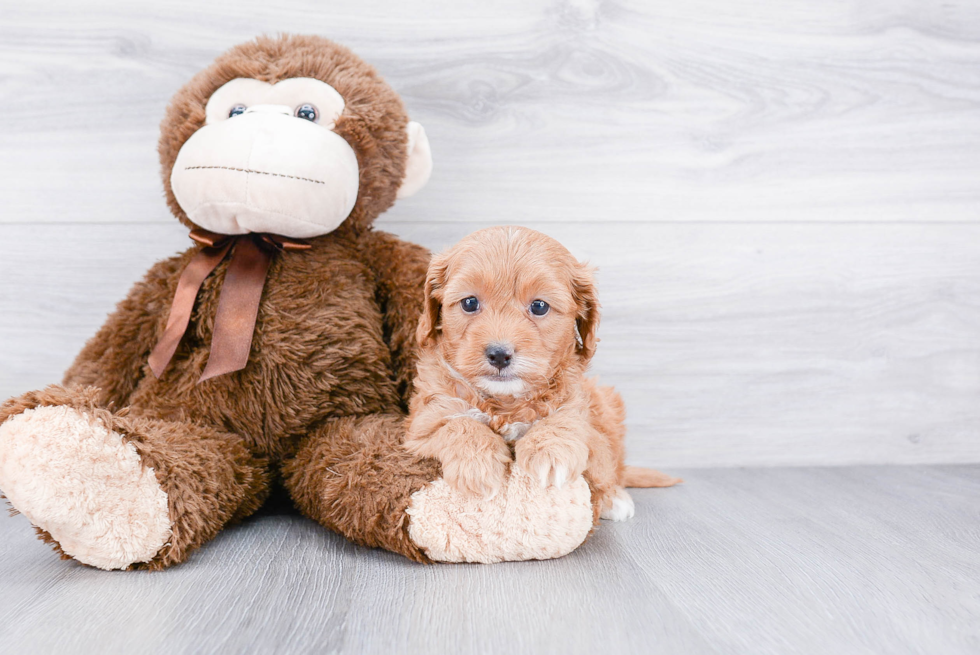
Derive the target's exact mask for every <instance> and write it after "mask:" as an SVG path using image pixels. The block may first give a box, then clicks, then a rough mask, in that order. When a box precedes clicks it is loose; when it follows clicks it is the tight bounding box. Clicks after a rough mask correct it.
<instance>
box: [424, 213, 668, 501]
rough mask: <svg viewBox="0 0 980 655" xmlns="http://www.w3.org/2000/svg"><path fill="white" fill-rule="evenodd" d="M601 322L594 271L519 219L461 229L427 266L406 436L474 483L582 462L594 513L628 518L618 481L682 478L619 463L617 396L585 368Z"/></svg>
mask: <svg viewBox="0 0 980 655" xmlns="http://www.w3.org/2000/svg"><path fill="white" fill-rule="evenodd" d="M598 326H599V302H598V298H597V297H596V289H595V285H594V283H593V280H592V271H591V269H590V268H589V267H587V266H586V265H584V264H581V263H579V262H578V261H576V260H575V258H574V257H573V256H572V255H571V253H569V252H568V250H566V249H565V247H564V246H562V245H561V244H560V243H558V242H557V241H555V240H554V239H552V238H550V237H548V236H546V235H544V234H541V233H540V232H535V231H534V230H529V229H527V228H523V227H494V228H489V229H486V230H480V231H478V232H474V233H473V234H471V235H469V236H468V237H466V238H465V239H463V240H462V241H460V242H459V243H458V244H457V245H456V246H455V247H453V248H451V249H450V250H449V251H448V252H445V253H443V254H442V255H439V256H437V257H435V258H434V259H433V260H432V263H431V264H430V266H429V271H428V275H427V278H426V281H425V307H424V313H423V315H422V317H421V319H420V321H419V327H418V341H419V344H420V346H421V349H420V352H419V363H418V377H417V378H416V380H415V394H414V396H413V397H412V401H411V408H410V415H409V418H408V430H407V434H406V440H405V446H406V447H407V448H408V449H409V450H410V451H412V452H414V453H416V454H418V455H420V456H424V457H433V458H435V459H438V460H439V461H440V462H441V464H442V473H443V478H444V479H445V480H446V482H448V483H449V484H450V485H453V486H454V487H456V488H457V489H462V490H466V491H470V492H473V493H478V494H485V495H492V494H495V493H496V492H497V490H498V489H499V488H500V487H501V485H502V484H503V483H504V481H505V479H506V476H507V475H508V469H509V467H510V466H511V465H512V463H513V464H516V466H518V467H520V468H521V469H523V470H524V471H526V472H528V473H529V474H531V475H533V476H537V478H538V479H539V480H540V482H541V484H542V486H547V485H549V484H554V485H557V486H559V487H560V486H562V485H563V484H564V483H565V482H566V481H568V480H570V479H572V478H574V477H575V476H577V475H579V474H581V473H584V474H585V476H586V479H587V480H588V481H589V483H590V484H591V486H592V489H593V499H594V501H595V502H596V503H597V504H598V506H599V508H600V511H601V515H602V517H603V518H609V519H613V520H625V519H627V518H629V517H631V516H632V515H633V501H632V499H631V498H630V496H629V494H628V493H627V492H626V490H625V489H624V487H625V486H637V487H663V486H670V485H673V484H676V483H678V482H680V480H679V479H677V478H672V477H670V476H668V475H665V474H663V473H659V472H657V471H653V470H650V469H641V468H636V467H631V466H625V464H624V461H623V460H624V456H625V450H624V444H623V437H624V434H625V427H624V425H623V421H624V418H625V409H624V407H623V400H622V398H620V396H619V394H618V393H616V391H615V390H614V389H612V388H611V387H601V386H599V385H598V384H597V383H596V381H595V379H593V378H588V377H586V375H585V372H586V369H587V368H588V365H589V360H590V359H591V358H592V355H593V353H594V352H595V348H596V342H597V338H596V330H597V328H598Z"/></svg>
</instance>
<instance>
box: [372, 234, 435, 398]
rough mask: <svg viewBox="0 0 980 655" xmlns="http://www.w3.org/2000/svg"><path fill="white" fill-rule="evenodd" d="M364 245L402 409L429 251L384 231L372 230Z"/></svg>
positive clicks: (411, 373)
mask: <svg viewBox="0 0 980 655" xmlns="http://www.w3.org/2000/svg"><path fill="white" fill-rule="evenodd" d="M369 237H370V240H369V242H368V243H367V244H366V247H365V249H364V257H365V259H366V260H367V263H368V265H369V266H370V267H371V268H372V269H373V270H374V271H375V272H376V273H377V279H378V287H377V298H378V304H379V305H380V307H381V312H382V315H383V317H384V334H385V339H386V340H387V342H388V348H389V349H390V350H391V364H392V369H393V371H394V374H395V382H396V383H397V385H398V394H399V396H400V397H401V399H402V405H403V408H404V409H407V408H408V400H409V398H410V397H411V395H412V381H413V380H414V379H415V362H416V348H417V344H416V341H415V330H416V328H417V327H418V322H419V316H420V315H421V314H422V296H423V289H424V287H425V273H426V270H428V268H429V257H430V255H429V251H428V250H426V249H425V248H423V247H422V246H418V245H415V244H414V243H408V242H407V241H402V240H401V239H399V238H398V237H396V236H394V235H392V234H388V233H387V232H371V233H369Z"/></svg>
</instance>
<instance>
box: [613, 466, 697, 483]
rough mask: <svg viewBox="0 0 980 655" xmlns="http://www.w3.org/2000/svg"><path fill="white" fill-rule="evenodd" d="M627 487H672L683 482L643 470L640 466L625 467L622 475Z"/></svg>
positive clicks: (651, 470)
mask: <svg viewBox="0 0 980 655" xmlns="http://www.w3.org/2000/svg"><path fill="white" fill-rule="evenodd" d="M624 479H625V481H626V484H625V485H624V486H627V487H673V486H674V485H675V484H680V483H681V482H683V480H681V479H680V478H675V477H674V476H672V475H667V474H666V473H661V472H660V471H654V470H653V469H645V468H642V467H640V466H627V467H626V472H625V475H624Z"/></svg>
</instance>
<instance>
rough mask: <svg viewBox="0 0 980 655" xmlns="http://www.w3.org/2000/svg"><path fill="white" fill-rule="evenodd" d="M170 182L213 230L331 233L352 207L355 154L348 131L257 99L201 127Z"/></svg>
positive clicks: (192, 214) (191, 212) (191, 213)
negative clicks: (341, 132)
mask: <svg viewBox="0 0 980 655" xmlns="http://www.w3.org/2000/svg"><path fill="white" fill-rule="evenodd" d="M170 186H171V188H172V189H173V192H174V196H175V197H176V198H177V202H178V203H179V204H180V206H181V208H182V209H183V210H184V211H185V212H186V213H187V217H188V218H189V219H190V220H191V221H193V222H194V223H195V224H197V225H200V226H201V227H203V228H205V229H207V230H211V231H213V232H218V233H221V234H246V233H248V232H267V233H271V234H281V235H283V236H287V237H293V238H300V239H304V238H310V237H315V236H319V235H321V234H327V233H328V232H332V231H333V230H335V229H336V228H337V227H338V226H339V225H340V224H341V223H343V222H344V220H345V219H346V218H347V216H348V215H349V214H350V212H351V210H352V209H353V208H354V203H355V201H356V200H357V188H358V166H357V156H356V155H355V154H354V150H353V149H352V148H351V147H350V145H348V143H347V141H345V140H344V138H343V137H341V136H339V135H338V134H336V133H335V132H333V131H331V130H330V129H325V128H324V127H323V126H321V125H317V124H315V123H312V122H310V121H306V120H303V119H300V118H296V117H295V116H293V110H292V108H290V107H288V106H286V105H253V106H252V107H249V108H248V109H246V110H245V112H244V113H243V114H241V115H240V116H235V117H233V118H230V119H227V120H222V121H220V122H217V123H214V124H211V125H205V126H204V127H202V128H201V129H199V130H198V131H197V132H195V133H194V134H193V135H192V136H191V137H190V138H189V139H188V140H187V142H186V143H184V145H183V147H182V148H181V149H180V152H179V153H178V154H177V161H176V162H174V167H173V171H172V173H171V175H170Z"/></svg>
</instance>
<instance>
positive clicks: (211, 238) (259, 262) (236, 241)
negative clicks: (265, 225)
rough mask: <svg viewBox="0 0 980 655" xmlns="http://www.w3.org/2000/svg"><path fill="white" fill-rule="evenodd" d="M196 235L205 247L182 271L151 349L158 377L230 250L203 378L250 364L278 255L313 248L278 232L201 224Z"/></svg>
mask: <svg viewBox="0 0 980 655" xmlns="http://www.w3.org/2000/svg"><path fill="white" fill-rule="evenodd" d="M191 238H192V239H194V240H195V241H197V242H198V243H200V244H203V245H204V246H205V247H204V248H202V249H201V251H200V252H198V253H197V254H196V255H194V257H193V258H192V259H191V261H190V263H189V264H187V267H186V268H185V269H184V272H183V273H181V274H180V280H179V281H178V282H177V292H176V293H175V294H174V301H173V303H172V304H171V306H170V317H169V318H168V319H167V327H166V329H164V331H163V336H162V337H160V341H159V342H157V345H156V347H155V348H154V349H153V352H151V353H150V360H149V361H150V370H152V371H153V375H155V376H157V377H158V378H159V377H160V376H161V375H163V372H164V371H165V370H166V368H167V365H168V364H169V363H170V360H171V358H172V357H173V356H174V353H175V352H176V351H177V346H178V345H179V344H180V340H181V338H183V336H184V332H186V331H187V325H188V323H190V320H191V311H192V310H193V309H194V300H195V299H196V298H197V293H198V291H200V289H201V285H202V284H204V280H205V278H207V276H208V275H210V274H211V272H212V271H213V270H214V269H215V268H216V267H217V266H218V264H220V263H221V260H222V259H224V258H225V255H227V254H228V251H229V250H232V249H234V251H233V252H232V255H231V263H230V264H229V265H228V271H227V272H226V273H225V281H224V284H223V285H222V287H221V295H220V297H219V298H218V309H217V311H216V312H215V316H214V334H213V335H212V337H211V354H210V356H209V357H208V363H207V366H205V367H204V373H203V374H202V375H201V379H200V380H198V383H200V382H204V381H205V380H209V379H211V378H213V377H217V376H219V375H224V374H225V373H231V372H233V371H239V370H241V369H243V368H245V364H247V363H248V353H249V351H250V350H251V348H252V332H253V330H254V329H255V318H256V316H258V313H259V300H260V299H261V298H262V287H264V286H265V276H266V274H267V273H268V272H269V264H270V263H272V257H273V255H275V254H276V253H278V252H279V251H282V250H308V249H309V248H310V244H308V243H307V242H305V241H303V240H302V239H290V238H289V237H283V236H279V235H277V234H240V235H233V234H231V235H230V234H216V233H214V232H208V231H207V230H202V229H195V230H191Z"/></svg>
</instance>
